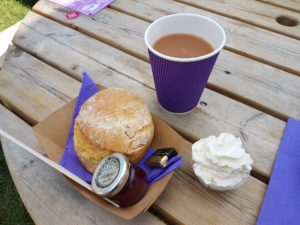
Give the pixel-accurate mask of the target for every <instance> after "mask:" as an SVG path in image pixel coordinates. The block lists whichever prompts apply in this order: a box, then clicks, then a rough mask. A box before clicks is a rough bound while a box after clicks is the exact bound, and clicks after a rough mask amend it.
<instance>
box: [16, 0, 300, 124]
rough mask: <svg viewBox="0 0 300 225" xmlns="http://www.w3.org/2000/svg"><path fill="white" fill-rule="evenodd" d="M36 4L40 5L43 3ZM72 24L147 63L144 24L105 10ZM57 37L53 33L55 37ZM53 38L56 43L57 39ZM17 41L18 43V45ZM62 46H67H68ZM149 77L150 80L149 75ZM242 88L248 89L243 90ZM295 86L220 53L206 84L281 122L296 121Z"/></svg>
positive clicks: (279, 74)
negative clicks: (289, 118) (283, 120)
mask: <svg viewBox="0 0 300 225" xmlns="http://www.w3.org/2000/svg"><path fill="white" fill-rule="evenodd" d="M40 3H43V1H41V2H40ZM40 3H38V4H40ZM45 4H47V5H50V6H51V7H52V9H51V8H50V9H48V6H45V7H46V8H47V9H48V10H49V11H48V12H47V13H49V15H51V17H52V18H54V17H55V19H56V20H59V21H60V22H62V23H70V22H68V21H67V20H66V19H65V13H64V12H63V10H62V8H59V7H57V6H55V5H53V4H52V3H49V4H48V3H47V2H45ZM140 7H142V6H140ZM51 10H52V11H51ZM145 13H146V12H145ZM28 17H29V18H30V16H28ZM76 21H77V22H72V24H73V25H71V26H74V24H77V25H76V26H79V27H81V29H83V31H84V32H85V33H87V31H88V32H89V33H93V34H94V36H97V38H98V39H100V40H101V41H103V42H105V43H108V44H110V45H112V46H114V47H116V48H119V49H121V50H122V51H125V52H129V53H130V54H132V55H134V56H137V57H139V58H143V59H148V53H147V49H146V46H145V44H144V40H143V33H144V30H145V29H146V27H147V25H148V23H146V22H144V21H141V20H137V19H135V18H132V17H129V16H127V15H124V14H121V13H119V12H116V11H113V10H110V9H105V10H103V11H102V12H101V13H100V14H97V16H96V17H94V20H92V19H91V18H88V17H81V18H78V19H77V20H76ZM24 23H27V24H32V23H42V22H39V19H38V17H34V18H32V17H31V18H30V19H28V21H25V22H24ZM69 25H70V24H69ZM31 27H32V26H31ZM95 27H97V29H95ZM41 32H44V33H45V32H47V34H48V35H49V34H50V36H51V35H53V36H55V34H53V32H52V34H51V31H50V30H47V29H44V31H41ZM58 34H59V33H58V32H56V36H58ZM66 35H68V34H66ZM53 38H56V39H57V37H53ZM66 38H67V37H66ZM21 41H22V40H19V42H21ZM15 43H16V40H15ZM65 44H67V45H69V43H65ZM299 46H300V45H299ZM87 48H89V50H88V51H89V52H90V51H93V49H92V47H87ZM107 61H108V60H107ZM121 71H122V70H121ZM149 75H150V76H151V73H150V74H149ZM246 85H247V86H248V88H244V87H245V86H246ZM299 85H300V79H299V77H297V76H291V74H289V73H286V72H284V71H282V70H278V69H276V68H274V67H271V66H266V65H265V64H262V63H259V62H256V61H254V60H250V59H248V58H246V57H242V56H239V55H237V54H234V53H232V52H230V51H224V50H223V51H221V54H220V56H219V59H218V61H217V63H216V66H215V68H214V70H213V73H212V76H211V77H210V79H209V82H208V87H209V88H213V89H214V90H216V91H221V93H224V94H228V95H229V96H232V97H233V98H236V99H238V100H240V101H243V102H245V103H247V104H251V105H253V106H259V109H261V110H263V111H265V112H267V113H269V114H271V115H275V116H277V117H279V118H283V119H287V118H288V117H295V118H300V112H299V110H298V109H299V108H300V93H299V89H298V86H299ZM274 96H276V98H275V97H274ZM287 99H288V101H287Z"/></svg>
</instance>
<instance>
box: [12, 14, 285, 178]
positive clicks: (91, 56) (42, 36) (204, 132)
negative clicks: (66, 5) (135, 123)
mask: <svg viewBox="0 0 300 225" xmlns="http://www.w3.org/2000/svg"><path fill="white" fill-rule="evenodd" d="M30 21H34V23H33V22H30ZM31 24H33V25H31ZM14 43H15V44H17V45H18V46H20V47H21V48H23V49H24V50H26V51H28V52H30V53H31V54H35V55H37V56H38V57H39V58H41V59H42V60H43V61H46V62H48V63H51V64H52V65H53V66H55V67H57V68H59V69H60V70H62V71H65V72H66V73H67V74H70V75H72V76H73V77H75V78H76V79H79V80H80V79H81V72H83V71H89V72H90V74H91V75H92V76H93V78H94V79H95V80H97V81H98V82H99V83H102V84H104V85H105V86H108V87H112V86H115V87H124V88H128V89H132V90H135V91H136V92H137V93H138V94H139V95H141V96H142V97H143V98H144V100H145V101H146V102H147V103H148V105H149V106H150V108H151V110H152V111H153V112H154V113H155V114H158V115H159V116H160V117H161V118H163V119H165V120H166V121H167V122H168V123H169V124H171V125H172V126H173V127H175V128H176V129H177V130H179V131H180V132H181V133H183V134H184V135H185V136H188V137H190V138H191V139H192V140H196V139H199V138H202V137H205V136H208V135H211V134H216V133H220V132H222V131H228V132H233V133H235V134H236V135H238V136H241V137H242V138H243V139H244V142H245V146H246V148H247V150H248V151H249V152H251V154H252V155H253V157H254V159H255V164H254V168H255V170H256V171H257V172H258V173H260V174H262V175H263V176H266V177H268V176H269V175H270V173H271V169H272V165H273V160H274V158H275V155H276V152H277V148H278V145H279V142H280V138H281V134H282V132H283V129H284V124H285V123H284V122H282V121H280V120H278V119H275V118H274V117H271V116H268V115H266V114H264V113H261V112H260V111H257V110H255V109H253V108H250V107H247V106H245V105H243V104H241V103H238V102H236V101H233V100H231V99H229V98H226V97H224V96H222V95H220V94H217V93H215V92H213V91H210V90H208V89H205V91H204V93H203V95H202V98H201V100H202V101H204V102H206V103H207V105H206V106H205V105H199V106H198V107H197V109H196V110H195V111H194V112H193V113H191V114H189V115H186V116H180V117H178V116H175V115H171V114H167V113H165V112H164V111H163V110H162V109H161V108H160V106H159V105H158V103H157V101H156V96H155V92H154V84H153V80H152V77H151V69H150V66H149V64H147V63H145V62H143V61H141V60H138V59H136V58H134V57H132V56H129V55H127V54H125V53H123V52H122V51H119V50H117V49H114V48H111V47H109V46H107V45H105V44H103V43H101V42H99V41H97V40H94V39H92V38H88V37H86V36H85V35H83V34H80V33H79V32H77V31H75V30H72V29H68V28H66V27H64V26H62V25H59V24H57V23H55V22H51V21H50V20H48V19H45V18H43V17H40V16H38V15H36V14H33V13H32V14H29V15H28V16H27V17H26V18H25V19H24V21H23V24H21V25H20V27H19V30H18V32H17V34H16V36H15V39H14ZM62 59H63V60H62ZM78 59H80V60H78ZM11 60H12V61H14V62H15V63H17V62H18V60H19V59H18V58H16V59H15V58H12V59H11ZM16 60H17V61H16ZM225 63H226V62H225ZM237 67H238V66H237ZM247 67H248V68H251V64H250V63H249V65H248V66H247ZM247 67H246V68H247ZM252 68H253V67H252ZM237 69H238V68H237ZM221 71H222V73H223V71H224V68H222V69H221ZM271 71H272V70H271ZM227 76H228V75H227ZM127 78H130V79H132V80H135V81H136V82H134V81H132V82H129V81H128V79H127ZM249 80H251V79H249ZM234 84H236V83H234ZM246 85H247V83H246V84H244V86H242V87H245V86H246ZM143 86H146V87H149V89H150V90H149V92H147V93H146V92H145V88H144V87H143ZM242 87H241V89H242ZM273 96H274V95H273ZM13 101H15V99H13ZM13 101H12V102H13ZM179 118H180V119H179Z"/></svg>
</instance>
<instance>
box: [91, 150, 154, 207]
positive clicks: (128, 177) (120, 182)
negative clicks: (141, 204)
mask: <svg viewBox="0 0 300 225" xmlns="http://www.w3.org/2000/svg"><path fill="white" fill-rule="evenodd" d="M147 187H148V184H147V177H146V174H145V172H144V170H142V169H141V168H139V167H136V166H134V165H132V164H131V163H130V162H129V160H128V158H127V157H126V156H125V155H123V154H121V153H114V154H111V155H109V156H107V157H105V158H104V159H102V160H101V162H100V163H99V165H98V166H97V168H96V170H95V172H94V174H93V179H92V188H93V190H94V192H95V193H96V194H97V195H99V196H102V197H106V198H108V199H109V200H111V201H112V202H114V203H116V204H117V205H119V206H120V207H128V206H131V205H134V204H135V203H137V202H138V201H140V200H141V199H142V198H143V196H144V195H145V193H146V190H147Z"/></svg>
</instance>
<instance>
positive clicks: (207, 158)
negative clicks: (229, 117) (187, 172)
mask: <svg viewBox="0 0 300 225" xmlns="http://www.w3.org/2000/svg"><path fill="white" fill-rule="evenodd" d="M192 159H193V162H194V163H193V169H194V172H195V174H196V176H197V177H198V178H199V180H200V181H201V182H202V183H203V184H204V185H205V186H207V187H210V188H212V189H214V190H231V189H234V188H237V187H239V186H240V185H241V184H243V183H244V182H245V181H246V179H247V178H248V176H249V174H250V171H251V169H252V167H251V165H252V164H253V160H252V158H251V156H250V155H249V154H248V153H246V151H245V149H244V148H243V147H242V142H241V139H240V138H236V137H235V136H234V135H232V134H228V133H221V134H220V135H219V137H216V136H210V137H208V138H205V139H201V140H199V141H197V142H196V143H194V144H193V146H192Z"/></svg>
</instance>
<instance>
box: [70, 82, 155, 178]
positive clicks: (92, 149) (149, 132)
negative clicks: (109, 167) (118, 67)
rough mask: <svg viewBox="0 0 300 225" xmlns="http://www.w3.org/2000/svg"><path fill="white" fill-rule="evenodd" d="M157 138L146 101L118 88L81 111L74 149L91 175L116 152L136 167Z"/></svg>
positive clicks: (100, 95)
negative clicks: (104, 160) (100, 163)
mask: <svg viewBox="0 0 300 225" xmlns="http://www.w3.org/2000/svg"><path fill="white" fill-rule="evenodd" d="M153 134H154V125H153V121H152V116H151V114H150V112H149V110H148V108H147V106H146V105H145V104H144V102H143V100H142V99H141V98H140V97H138V96H137V95H135V94H134V93H132V92H130V91H128V90H124V89H118V88H111V89H105V90H102V91H100V92H98V93H96V94H95V95H93V96H92V97H91V98H89V99H88V100H87V101H86V102H85V103H84V104H83V105H82V107H81V109H80V112H79V115H78V116H77V118H76V121H75V125H74V147H75V151H76V154H77V156H78V158H79V160H80V161H81V164H82V165H83V166H84V167H85V168H86V169H87V170H88V171H89V172H91V173H93V172H94V170H95V168H96V166H97V165H98V163H99V162H100V161H101V159H102V158H104V157H105V156H107V155H109V154H111V153H113V152H121V153H123V154H125V155H127V156H128V157H129V159H130V161H131V162H132V163H136V162H137V161H138V160H139V159H140V158H141V157H142V156H143V155H144V153H145V151H146V150H147V148H148V147H149V145H150V143H151V142H152V139H153Z"/></svg>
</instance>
